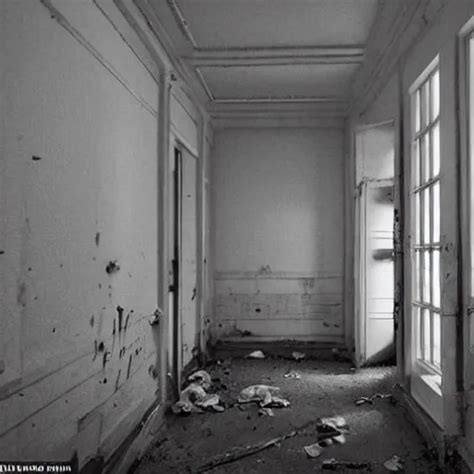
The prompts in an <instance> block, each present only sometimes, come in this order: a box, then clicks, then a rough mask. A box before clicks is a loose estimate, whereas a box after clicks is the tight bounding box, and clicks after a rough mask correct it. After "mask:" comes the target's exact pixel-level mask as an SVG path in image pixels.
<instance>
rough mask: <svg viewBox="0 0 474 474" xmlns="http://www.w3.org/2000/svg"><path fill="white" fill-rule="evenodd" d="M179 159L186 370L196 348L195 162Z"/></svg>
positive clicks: (186, 156) (189, 157) (186, 155)
mask: <svg viewBox="0 0 474 474" xmlns="http://www.w3.org/2000/svg"><path fill="white" fill-rule="evenodd" d="M181 158H182V163H181V164H182V192H181V296H180V305H181V307H180V310H181V318H180V320H181V364H182V368H184V367H186V365H187V364H189V362H191V360H192V358H193V349H194V348H195V347H197V346H198V341H197V337H198V331H199V325H198V320H197V317H198V312H197V298H196V288H197V159H196V157H194V156H193V155H191V154H190V153H189V152H188V151H187V150H183V151H182V153H181Z"/></svg>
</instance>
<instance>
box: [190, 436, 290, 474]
mask: <svg viewBox="0 0 474 474" xmlns="http://www.w3.org/2000/svg"><path fill="white" fill-rule="evenodd" d="M296 434H297V431H292V432H291V433H288V434H286V435H283V436H279V437H278V438H273V439H271V440H269V441H266V442H264V443H259V444H254V445H251V446H244V447H237V448H233V449H232V450H230V451H228V452H226V453H224V454H220V455H218V456H216V457H215V458H213V459H211V460H210V461H207V462H205V463H204V464H202V465H201V466H199V467H198V468H197V470H196V472H206V471H210V470H211V469H214V468H215V467H217V466H222V465H223V464H229V463H231V462H235V461H238V460H239V459H242V458H244V457H247V456H251V455H252V454H256V453H259V452H260V451H263V450H265V449H267V448H270V447H272V446H277V445H279V444H280V443H281V442H282V441H284V440H285V439H288V438H292V437H294V436H296Z"/></svg>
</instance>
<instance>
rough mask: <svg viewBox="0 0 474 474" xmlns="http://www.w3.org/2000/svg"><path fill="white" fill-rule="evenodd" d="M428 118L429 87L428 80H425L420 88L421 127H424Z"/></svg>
mask: <svg viewBox="0 0 474 474" xmlns="http://www.w3.org/2000/svg"><path fill="white" fill-rule="evenodd" d="M429 118H430V87H429V82H425V83H424V84H423V86H422V89H421V127H422V128H425V127H426V126H427V125H428V123H429Z"/></svg>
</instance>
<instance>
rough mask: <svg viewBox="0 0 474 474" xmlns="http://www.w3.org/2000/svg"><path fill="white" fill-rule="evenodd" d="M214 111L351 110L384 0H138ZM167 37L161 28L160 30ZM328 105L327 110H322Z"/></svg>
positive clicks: (143, 10) (325, 109)
mask: <svg viewBox="0 0 474 474" xmlns="http://www.w3.org/2000/svg"><path fill="white" fill-rule="evenodd" d="M135 2H136V3H137V5H138V6H139V7H141V10H142V12H144V14H145V15H146V16H147V18H148V21H149V22H150V23H151V24H152V26H153V27H154V29H155V32H158V33H159V32H161V34H162V33H163V32H164V33H165V34H166V36H167V38H168V40H169V41H170V43H171V44H172V45H173V49H174V50H175V52H176V54H177V55H178V56H179V57H180V58H181V60H182V61H183V62H184V63H185V64H186V66H187V67H189V68H190V69H191V70H192V71H193V74H194V75H195V77H196V78H197V79H198V81H199V82H200V83H201V85H202V87H203V88H204V90H205V91H206V93H207V98H208V101H209V104H208V106H209V109H210V111H211V112H214V113H218V112H219V111H221V112H222V111H229V110H231V109H232V108H236V107H238V108H239V110H241V109H242V107H243V106H246V107H247V109H248V110H251V109H255V110H261V109H262V107H269V106H271V107H278V109H279V110H282V107H284V106H285V105H286V106H288V107H292V110H294V107H295V104H300V106H304V107H306V108H307V109H308V110H309V109H311V110H323V111H325V112H324V113H328V111H329V112H331V111H333V112H334V111H339V112H338V113H342V111H344V110H345V109H347V105H348V101H349V99H350V89H351V87H350V86H351V82H352V79H353V77H354V74H355V72H356V70H357V68H358V67H359V66H360V64H361V62H362V60H363V57H364V45H365V42H366V41H367V37H368V34H369V30H370V27H371V25H372V22H373V21H374V17H375V12H376V8H377V3H378V2H377V0H135ZM159 34H160V33H159ZM322 104H324V107H321V106H322Z"/></svg>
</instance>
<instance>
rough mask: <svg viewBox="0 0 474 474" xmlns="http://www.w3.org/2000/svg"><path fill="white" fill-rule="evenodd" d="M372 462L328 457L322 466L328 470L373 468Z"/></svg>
mask: <svg viewBox="0 0 474 474" xmlns="http://www.w3.org/2000/svg"><path fill="white" fill-rule="evenodd" d="M372 464H373V463H370V462H353V461H337V460H336V459H334V458H332V459H327V460H325V461H323V463H322V465H321V468H322V469H326V470H328V471H338V470H340V469H369V470H370V469H371V468H372Z"/></svg>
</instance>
